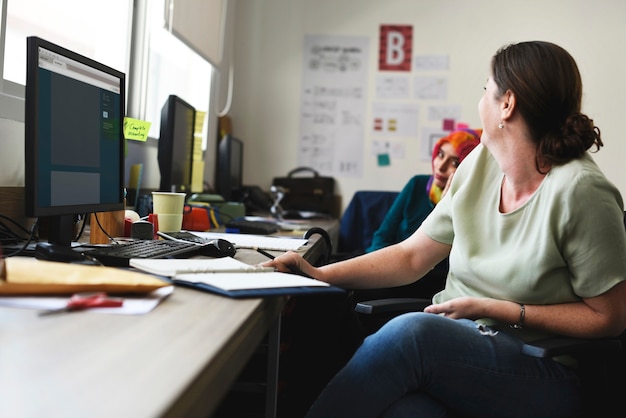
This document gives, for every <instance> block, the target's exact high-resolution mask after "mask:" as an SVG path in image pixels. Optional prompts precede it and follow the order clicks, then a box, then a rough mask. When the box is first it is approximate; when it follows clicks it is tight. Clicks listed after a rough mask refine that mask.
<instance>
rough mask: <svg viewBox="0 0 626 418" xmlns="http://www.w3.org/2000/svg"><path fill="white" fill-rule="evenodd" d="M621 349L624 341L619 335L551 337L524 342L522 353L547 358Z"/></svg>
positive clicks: (602, 352)
mask: <svg viewBox="0 0 626 418" xmlns="http://www.w3.org/2000/svg"><path fill="white" fill-rule="evenodd" d="M621 349H622V341H621V340H620V338H619V337H614V338H598V339H582V338H573V337H551V338H545V339H541V340H537V341H532V342H529V343H526V344H524V345H523V346H522V353H524V354H526V355H527V356H531V357H539V358H547V357H555V356H560V355H573V356H575V355H577V354H591V353H597V354H599V355H602V354H605V353H611V352H618V351H619V350H621Z"/></svg>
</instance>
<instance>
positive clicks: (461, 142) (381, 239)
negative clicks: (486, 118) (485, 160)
mask: <svg viewBox="0 0 626 418" xmlns="http://www.w3.org/2000/svg"><path fill="white" fill-rule="evenodd" d="M481 133H482V130H481V129H478V130H475V129H459V130H456V131H453V132H452V133H450V134H449V135H447V136H444V137H443V138H441V139H439V141H437V143H436V144H435V146H434V147H433V155H432V175H427V174H418V175H416V176H414V177H413V178H412V179H411V180H409V182H408V183H407V184H406V186H404V188H403V189H402V191H401V192H400V194H399V195H398V197H397V198H396V200H395V201H394V203H393V205H392V206H391V208H389V212H387V215H385V219H384V220H383V222H382V223H381V224H380V227H379V228H378V229H377V230H376V233H375V234H374V237H373V239H372V244H371V245H370V246H369V248H367V250H366V252H372V251H375V250H378V249H379V248H383V247H387V246H389V245H391V244H396V243H398V242H400V241H403V240H404V239H406V238H408V237H409V236H410V235H411V234H412V233H413V232H415V231H416V230H417V228H418V227H419V226H420V225H421V224H422V221H423V220H424V219H426V217H427V216H428V215H429V214H430V212H431V211H432V210H433V208H434V207H435V205H436V204H437V203H439V200H441V198H442V197H443V194H444V192H445V190H446V185H447V184H449V182H450V180H452V175H453V174H454V172H455V171H456V168H457V167H458V166H459V164H460V163H461V161H463V159H464V158H465V157H466V156H467V154H469V153H470V151H471V150H473V149H474V148H475V147H476V145H478V144H479V143H480V135H481Z"/></svg>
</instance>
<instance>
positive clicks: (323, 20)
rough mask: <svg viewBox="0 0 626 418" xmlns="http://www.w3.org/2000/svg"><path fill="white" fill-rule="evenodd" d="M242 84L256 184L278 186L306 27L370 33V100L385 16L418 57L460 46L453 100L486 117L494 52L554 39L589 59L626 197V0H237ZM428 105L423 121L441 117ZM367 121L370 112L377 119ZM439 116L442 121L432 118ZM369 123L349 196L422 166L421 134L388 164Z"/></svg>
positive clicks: (249, 163) (594, 98)
mask: <svg viewBox="0 0 626 418" xmlns="http://www.w3.org/2000/svg"><path fill="white" fill-rule="evenodd" d="M236 1H237V3H236V4H237V6H236V27H235V50H234V59H233V61H234V64H235V67H234V68H235V91H234V99H233V104H232V109H231V111H230V116H231V117H232V120H233V127H234V131H235V134H236V135H237V136H239V137H241V138H242V139H243V140H244V141H245V147H246V148H245V157H244V158H245V166H244V167H245V168H244V181H245V182H246V183H247V184H258V185H260V186H261V187H263V188H265V189H267V188H269V185H270V184H271V180H272V178H273V177H274V176H278V175H284V174H286V173H287V172H288V171H289V170H291V169H292V168H294V167H296V166H297V161H298V158H297V157H298V156H297V151H298V141H299V120H300V113H299V110H300V89H301V77H302V45H303V40H304V36H305V35H308V34H311V35H326V34H328V35H347V36H367V37H369V39H370V55H369V57H370V63H369V100H368V113H369V111H370V108H369V104H371V101H372V100H373V93H374V80H375V76H376V75H377V74H378V71H377V58H378V31H379V25H381V24H408V25H413V32H414V35H413V40H414V46H413V49H414V50H413V54H414V55H416V54H448V55H449V57H450V70H449V71H448V72H447V73H446V76H447V78H448V81H449V91H448V96H449V98H448V100H447V103H450V104H458V105H461V106H462V109H463V115H462V121H464V122H468V123H470V124H471V125H472V126H473V127H477V124H479V118H478V113H477V110H476V107H477V104H478V100H479V98H480V96H481V94H482V88H483V86H484V82H485V80H486V79H487V76H488V68H489V61H490V59H491V56H492V55H493V54H494V53H495V52H496V50H497V49H498V48H499V47H500V46H502V45H504V44H507V43H511V42H519V41H524V40H546V41H552V42H555V43H558V44H560V45H561V46H563V47H564V48H566V49H567V50H568V51H569V52H570V53H571V54H572V55H573V56H574V58H575V59H576V60H577V62H578V65H579V68H580V71H581V73H582V76H583V83H584V87H585V90H584V91H585V96H584V103H583V111H584V112H586V113H587V114H588V115H589V116H590V117H591V118H592V119H594V121H595V123H596V124H597V126H599V127H600V129H601V131H602V136H603V140H604V142H605V147H604V148H603V149H602V150H601V151H600V152H599V153H598V154H596V155H595V158H596V161H597V162H598V163H599V165H600V167H601V168H602V169H603V171H604V172H605V174H606V175H607V176H608V178H609V179H610V180H612V181H613V182H614V183H615V184H616V185H617V186H618V187H619V189H620V190H621V192H622V194H623V195H624V196H626V178H625V177H624V176H623V175H622V168H621V167H622V165H623V161H624V159H625V158H626V141H624V140H623V139H622V138H621V135H622V132H621V130H622V126H623V120H624V117H625V116H626V105H625V103H624V100H625V98H626V77H625V76H626V25H625V24H624V22H625V21H626V2H623V1H621V0H598V1H595V2H590V1H582V0H551V1H545V0H526V1H524V2H522V3H519V2H517V3H516V2H506V1H502V0H475V1H458V0H387V1H384V2H382V1H380V0H262V1H258V0H236ZM424 113H425V112H424V111H421V112H420V121H419V123H420V125H426V124H429V122H428V121H426V120H425V118H424V116H423V115H424ZM366 120H369V118H367V117H366ZM430 123H431V124H432V122H430ZM364 132H365V152H364V162H365V170H364V175H363V176H362V177H361V178H342V177H336V179H337V181H338V186H339V190H340V192H341V193H342V195H343V205H344V207H345V205H347V203H348V202H349V200H350V198H351V197H352V194H353V193H354V192H355V191H356V190H362V189H369V190H373V189H386V190H399V189H400V188H401V187H402V186H403V185H404V183H405V182H406V181H407V180H408V179H409V178H410V177H411V176H412V175H413V174H415V173H429V172H430V165H429V163H427V162H426V163H425V162H421V161H418V158H417V155H418V151H419V139H418V138H413V139H411V138H407V139H406V144H407V158H406V159H404V160H394V161H392V165H391V166H388V167H379V166H378V165H377V161H376V159H375V157H374V156H373V155H371V154H372V153H371V140H372V138H371V137H370V135H369V133H368V130H367V129H366V128H365V127H364Z"/></svg>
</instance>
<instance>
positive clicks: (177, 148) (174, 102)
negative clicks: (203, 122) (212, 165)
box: [157, 95, 196, 193]
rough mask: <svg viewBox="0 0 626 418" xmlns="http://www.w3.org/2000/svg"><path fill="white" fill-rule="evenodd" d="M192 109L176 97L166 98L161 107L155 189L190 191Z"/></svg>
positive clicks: (193, 114)
mask: <svg viewBox="0 0 626 418" xmlns="http://www.w3.org/2000/svg"><path fill="white" fill-rule="evenodd" d="M195 117H196V109H195V108H194V107H193V106H191V105H190V104H189V103H187V102H185V101H184V100H183V99H181V98H180V97H178V96H175V95H170V96H169V97H168V98H167V100H166V102H165V104H164V105H163V107H162V108H161V133H160V136H159V151H158V156H157V159H158V162H159V171H160V172H161V182H160V184H159V190H160V191H164V192H183V193H188V192H190V190H191V179H192V170H193V146H194V143H193V141H194V130H195Z"/></svg>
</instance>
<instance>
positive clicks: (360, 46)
mask: <svg viewBox="0 0 626 418" xmlns="http://www.w3.org/2000/svg"><path fill="white" fill-rule="evenodd" d="M368 54H369V39H368V38H366V37H344V36H325V35H309V36H305V39H304V63H303V77H302V98H301V100H302V103H301V116H300V147H299V155H298V162H299V165H300V166H307V167H312V168H314V169H315V170H317V171H318V172H319V173H320V174H324V175H329V176H343V177H361V175H362V173H363V142H364V130H365V127H364V126H365V125H364V124H365V116H366V114H365V112H366V104H367V66H368Z"/></svg>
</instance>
